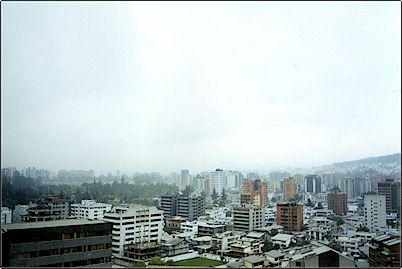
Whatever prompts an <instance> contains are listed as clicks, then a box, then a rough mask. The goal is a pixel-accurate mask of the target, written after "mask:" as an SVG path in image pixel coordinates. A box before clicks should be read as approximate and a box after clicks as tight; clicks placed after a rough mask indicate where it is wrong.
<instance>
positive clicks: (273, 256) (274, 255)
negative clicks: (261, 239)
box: [264, 249, 285, 267]
mask: <svg viewBox="0 0 402 269" xmlns="http://www.w3.org/2000/svg"><path fill="white" fill-rule="evenodd" d="M264 257H265V259H266V261H265V266H266V267H279V266H280V265H281V263H282V260H284V259H285V252H283V251H282V250H276V249H273V250H270V251H268V252H265V253H264Z"/></svg>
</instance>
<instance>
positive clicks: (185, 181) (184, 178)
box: [180, 169, 190, 189]
mask: <svg viewBox="0 0 402 269" xmlns="http://www.w3.org/2000/svg"><path fill="white" fill-rule="evenodd" d="M189 181H190V172H189V171H188V170H186V169H184V170H181V175H180V187H181V188H183V189H184V188H185V187H186V186H187V185H190V182H189Z"/></svg>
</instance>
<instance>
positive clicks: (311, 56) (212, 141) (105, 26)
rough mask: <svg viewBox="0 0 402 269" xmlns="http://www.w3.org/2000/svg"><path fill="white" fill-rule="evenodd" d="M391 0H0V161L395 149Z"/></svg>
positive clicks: (225, 161) (154, 166)
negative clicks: (92, 0)
mask: <svg viewBox="0 0 402 269" xmlns="http://www.w3.org/2000/svg"><path fill="white" fill-rule="evenodd" d="M396 5H398V6H399V5H400V4H399V3H398V2H395V3H392V2H387V3H381V4H380V3H364V4H363V3H356V2H355V3H346V4H345V3H334V2H331V3H330V2H328V3H292V4H291V5H289V4H286V5H285V4H282V3H275V2H266V3H225V4H223V3H212V2H208V3H207V2H205V3H176V2H169V3H157V2H153V3H135V2H124V3H118V4H115V3H98V4H97V5H96V7H94V6H92V5H90V4H89V3H23V4H22V3H10V2H8V3H5V4H2V16H1V17H2V18H1V20H2V31H1V32H2V41H1V42H2V57H1V58H2V59H1V60H2V63H1V64H2V85H1V89H2V101H1V107H2V113H1V114H2V120H1V122H2V128H1V130H2V131H1V137H2V140H1V146H2V160H3V163H2V166H17V167H28V166H37V167H45V168H49V169H52V170H58V169H62V168H66V169H94V170H95V171H97V172H108V171H112V170H113V171H115V170H117V169H120V170H122V171H129V172H132V171H160V172H171V171H179V170H180V169H183V168H188V169H190V170H191V171H201V170H208V171H209V170H213V169H215V168H218V167H219V168H224V169H269V168H273V167H288V166H315V165H323V164H328V163H332V162H338V161H347V160H353V159H359V158H365V157H370V156H379V155H386V154H392V153H395V152H400V148H401V144H400V141H401V113H400V112H401V84H400V81H401V78H400V73H401V70H400V64H401V62H400V59H401V57H400V56H401V55H400V48H401V43H400V42H401V36H400V33H401V31H400V30H401V29H400V19H401V13H400V12H401V11H400V8H395V7H396Z"/></svg>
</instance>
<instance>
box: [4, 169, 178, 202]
mask: <svg viewBox="0 0 402 269" xmlns="http://www.w3.org/2000/svg"><path fill="white" fill-rule="evenodd" d="M177 190H178V188H177V186H176V185H172V184H167V183H161V182H156V183H155V182H153V183H148V184H144V185H142V184H141V185H139V184H131V183H128V182H126V181H125V180H124V178H122V179H121V180H120V181H117V180H115V181H114V182H113V183H105V184H103V183H102V182H101V181H99V180H98V181H96V180H95V179H94V181H93V182H92V183H82V184H81V185H68V184H60V185H55V184H44V183H42V182H41V181H40V180H36V179H32V178H26V177H24V176H16V177H14V178H9V177H4V178H2V203H3V206H6V207H9V208H10V209H13V208H14V206H15V205H17V204H28V203H29V202H30V201H33V202H34V201H36V200H37V199H38V198H39V197H40V196H41V195H47V194H52V195H55V196H59V197H60V198H69V199H71V202H80V201H81V200H85V199H90V200H96V201H98V202H104V203H106V202H109V201H110V200H114V199H117V200H120V201H121V202H124V203H138V204H146V205H156V204H157V202H156V201H155V200H153V199H152V198H156V197H160V196H161V195H164V194H171V193H175V192H176V191H177Z"/></svg>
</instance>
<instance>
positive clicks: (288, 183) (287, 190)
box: [283, 177, 296, 200]
mask: <svg viewBox="0 0 402 269" xmlns="http://www.w3.org/2000/svg"><path fill="white" fill-rule="evenodd" d="M295 197H296V180H295V179H293V178H292V177H290V178H285V179H284V180H283V199H284V200H290V199H294V198H295Z"/></svg>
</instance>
